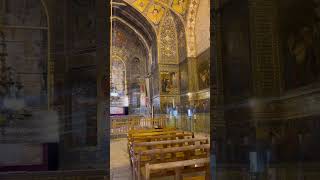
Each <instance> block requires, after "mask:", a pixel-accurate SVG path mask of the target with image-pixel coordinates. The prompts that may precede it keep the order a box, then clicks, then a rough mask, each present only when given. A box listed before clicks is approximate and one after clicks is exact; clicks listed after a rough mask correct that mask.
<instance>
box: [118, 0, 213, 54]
mask: <svg viewBox="0 0 320 180" xmlns="http://www.w3.org/2000/svg"><path fill="white" fill-rule="evenodd" d="M116 1H117V2H125V3H127V4H128V5H129V6H131V7H133V8H134V9H135V10H136V13H137V12H139V14H140V16H143V17H144V19H146V21H147V22H148V23H149V24H150V25H151V27H152V28H153V30H154V31H155V33H156V34H157V33H158V30H159V29H158V26H159V25H160V24H161V21H162V20H163V19H164V16H165V14H166V12H167V11H171V12H173V13H174V14H175V15H176V16H177V17H179V19H180V21H181V22H182V24H183V26H184V29H185V34H186V40H187V54H188V57H196V56H198V55H199V54H200V53H201V52H203V51H204V50H205V49H207V48H209V47H210V31H209V29H210V0H116ZM129 14H131V12H130V13H128V14H126V15H125V16H129ZM136 15H137V14H135V15H134V16H136ZM205 28H206V30H205V33H203V32H202V31H203V30H204V29H205ZM199 42H201V43H199Z"/></svg>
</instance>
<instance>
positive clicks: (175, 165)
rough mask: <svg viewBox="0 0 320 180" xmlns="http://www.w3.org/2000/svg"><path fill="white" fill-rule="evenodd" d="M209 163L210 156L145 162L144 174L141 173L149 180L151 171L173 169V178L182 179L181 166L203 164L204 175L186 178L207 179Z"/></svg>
mask: <svg viewBox="0 0 320 180" xmlns="http://www.w3.org/2000/svg"><path fill="white" fill-rule="evenodd" d="M209 164H210V158H201V159H191V160H184V161H175V162H167V163H158V164H149V163H147V164H146V166H145V174H144V173H142V174H143V176H144V179H145V180H150V175H151V172H152V171H157V170H165V169H168V170H170V169H174V172H175V179H176V180H180V179H182V173H183V171H182V170H181V169H182V168H184V167H187V166H194V167H196V166H199V165H200V166H204V170H205V172H206V174H205V177H203V176H197V177H195V178H188V179H190V180H191V179H193V180H209V178H210V169H209V168H210V166H209ZM188 170H189V169H188ZM187 172H188V171H187ZM186 179H187V178H186Z"/></svg>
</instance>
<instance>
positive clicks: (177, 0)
mask: <svg viewBox="0 0 320 180" xmlns="http://www.w3.org/2000/svg"><path fill="white" fill-rule="evenodd" d="M187 5H188V2H187V0H173V2H172V8H173V9H174V10H175V11H176V12H178V13H179V14H184V13H185V12H186V10H187Z"/></svg>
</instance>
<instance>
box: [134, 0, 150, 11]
mask: <svg viewBox="0 0 320 180" xmlns="http://www.w3.org/2000/svg"><path fill="white" fill-rule="evenodd" d="M149 3H150V2H149V0H137V1H135V2H134V3H133V4H132V5H133V6H134V7H135V8H137V9H138V10H139V11H141V12H143V11H144V10H145V9H146V7H147V6H148V4H149Z"/></svg>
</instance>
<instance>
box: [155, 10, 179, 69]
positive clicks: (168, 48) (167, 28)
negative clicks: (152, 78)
mask: <svg viewBox="0 0 320 180" xmlns="http://www.w3.org/2000/svg"><path fill="white" fill-rule="evenodd" d="M158 41H159V43H158V46H159V47H158V49H159V59H158V61H159V64H178V63H179V61H178V60H179V59H178V57H179V54H178V42H177V29H176V24H175V21H174V18H173V16H172V15H171V13H170V12H168V13H167V14H166V17H165V19H164V20H163V21H162V23H161V25H160V30H159V40H158Z"/></svg>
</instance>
